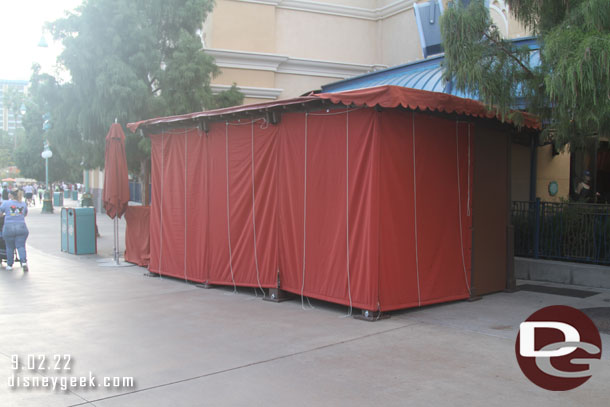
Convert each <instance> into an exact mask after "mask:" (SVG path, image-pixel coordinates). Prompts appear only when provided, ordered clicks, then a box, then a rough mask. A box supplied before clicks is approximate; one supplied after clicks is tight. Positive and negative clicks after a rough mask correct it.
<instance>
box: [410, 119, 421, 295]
mask: <svg viewBox="0 0 610 407" xmlns="http://www.w3.org/2000/svg"><path fill="white" fill-rule="evenodd" d="M411 122H412V124H413V129H412V133H411V135H412V137H413V210H414V214H415V216H414V220H415V222H414V229H415V270H416V275H417V304H418V306H420V307H421V292H420V288H419V253H418V250H417V174H416V165H415V112H411Z"/></svg>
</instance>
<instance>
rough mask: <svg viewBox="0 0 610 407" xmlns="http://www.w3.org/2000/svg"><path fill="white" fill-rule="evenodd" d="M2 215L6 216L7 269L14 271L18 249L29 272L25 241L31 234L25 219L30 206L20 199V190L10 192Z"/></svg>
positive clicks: (3, 236)
mask: <svg viewBox="0 0 610 407" xmlns="http://www.w3.org/2000/svg"><path fill="white" fill-rule="evenodd" d="M0 214H4V227H3V228H2V238H3V239H4V243H5V244H6V269H7V270H12V269H13V262H14V261H15V248H16V249H17V253H19V260H20V261H21V267H22V268H23V271H24V272H27V271H29V268H28V264H27V255H26V252H25V241H26V240H27V238H28V235H29V234H30V232H29V231H28V227H27V226H26V224H25V217H26V216H27V214H28V206H27V205H26V204H25V203H24V202H21V200H20V199H19V190H17V189H13V190H12V191H11V192H10V199H9V200H6V201H4V202H2V205H0Z"/></svg>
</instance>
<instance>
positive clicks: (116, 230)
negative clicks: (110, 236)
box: [114, 216, 119, 266]
mask: <svg viewBox="0 0 610 407" xmlns="http://www.w3.org/2000/svg"><path fill="white" fill-rule="evenodd" d="M114 262H115V263H116V265H117V266H118V265H119V217H118V216H115V217H114Z"/></svg>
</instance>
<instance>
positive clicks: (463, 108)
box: [127, 85, 540, 132]
mask: <svg viewBox="0 0 610 407" xmlns="http://www.w3.org/2000/svg"><path fill="white" fill-rule="evenodd" d="M320 100H329V101H331V102H332V103H335V104H339V103H341V104H344V105H351V104H353V105H356V106H369V107H374V106H381V107H386V108H394V107H398V106H402V107H404V108H408V109H413V110H415V109H418V110H422V111H425V110H428V111H433V112H441V113H457V114H460V115H465V116H472V117H479V118H487V119H497V120H501V116H500V115H499V114H497V113H495V112H493V111H490V110H488V109H487V108H486V107H485V105H484V104H482V103H481V102H478V101H476V100H472V99H463V98H460V97H457V96H453V95H448V94H446V93H438V92H429V91H425V90H419V89H411V88H405V87H402V86H390V85H386V86H378V87H374V88H366V89H356V90H350V91H345V92H337V93H320V94H315V95H314V94H312V95H310V96H303V97H299V98H294V99H285V100H278V101H274V102H267V103H256V104H251V105H243V106H235V107H229V108H224V109H216V110H209V111H205V112H198V113H189V114H184V115H179V116H169V117H160V118H155V119H148V120H142V121H139V122H135V123H129V124H128V125H127V128H129V130H131V131H132V132H135V131H136V130H137V129H138V128H139V127H141V126H149V125H154V124H169V123H175V122H180V121H187V120H195V119H198V118H206V117H216V116H220V115H227V114H235V113H243V112H252V111H257V110H269V109H273V108H276V107H280V106H292V105H298V104H308V103H312V102H316V101H320ZM507 122H509V123H511V122H510V121H508V120H507ZM523 126H524V127H527V128H532V129H540V122H539V121H538V120H537V118H536V117H535V116H533V115H531V114H528V113H524V121H523Z"/></svg>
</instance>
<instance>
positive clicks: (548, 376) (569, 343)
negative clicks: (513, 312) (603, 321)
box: [515, 305, 602, 391]
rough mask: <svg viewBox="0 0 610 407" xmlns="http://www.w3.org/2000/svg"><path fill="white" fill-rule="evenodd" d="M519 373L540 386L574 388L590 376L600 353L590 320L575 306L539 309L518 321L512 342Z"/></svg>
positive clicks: (554, 389)
mask: <svg viewBox="0 0 610 407" xmlns="http://www.w3.org/2000/svg"><path fill="white" fill-rule="evenodd" d="M515 353H516V354H517V361H518V362H519V367H521V370H522V371H523V374H525V376H527V378H528V379H530V380H531V381H532V382H533V383H534V384H536V385H538V386H540V387H542V388H543V389H547V390H553V391H565V390H571V389H574V388H576V387H578V386H580V385H581V384H583V383H584V382H586V381H587V380H589V378H590V377H591V375H592V374H593V373H594V372H595V368H596V366H597V365H598V363H599V360H600V358H601V356H602V341H601V338H600V336H599V331H598V329H597V327H596V326H595V324H594V323H593V321H591V319H589V317H587V316H586V315H585V314H584V313H582V312H581V311H579V310H577V309H576V308H572V307H568V306H564V305H554V306H551V307H545V308H542V309H540V310H538V311H536V312H534V313H533V314H532V315H530V316H529V318H528V319H527V320H526V321H525V322H522V323H521V325H520V327H519V334H518V335H517V342H516V344H515Z"/></svg>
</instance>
